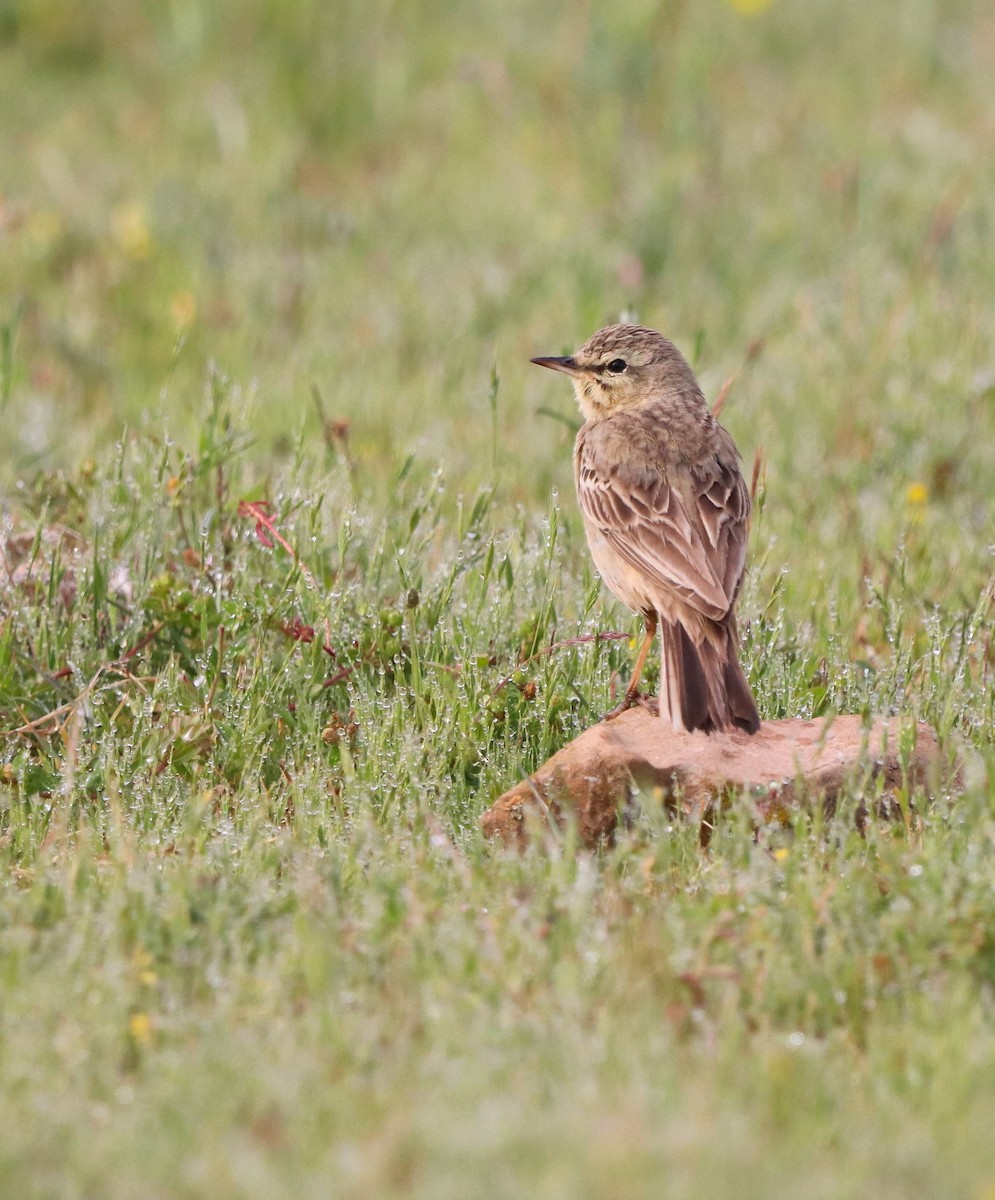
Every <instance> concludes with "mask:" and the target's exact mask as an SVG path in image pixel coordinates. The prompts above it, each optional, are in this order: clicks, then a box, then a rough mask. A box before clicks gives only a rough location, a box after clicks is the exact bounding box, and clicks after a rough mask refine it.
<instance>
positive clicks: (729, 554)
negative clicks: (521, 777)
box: [532, 325, 760, 733]
mask: <svg viewBox="0 0 995 1200" xmlns="http://www.w3.org/2000/svg"><path fill="white" fill-rule="evenodd" d="M532 361H533V362H534V363H537V364H538V365H539V366H543V367H551V368H552V369H554V370H557V371H562V372H564V373H565V374H567V375H570V376H571V378H572V379H573V383H574V389H575V391H576V393H577V400H578V402H579V404H580V408H581V412H582V413H583V414H584V417H585V419H586V420H585V424H584V426H583V428H582V429H581V430H580V432H579V433H578V435H577V442H576V445H575V447H574V477H575V480H576V483H577V498H578V500H579V502H580V510H581V513H582V514H583V517H584V528H585V530H586V532H587V541H588V545H589V546H590V548H591V554H592V556H593V558H594V562H595V565H596V566H597V568H598V571H599V573H600V575H601V578H602V579H603V580H604V581H605V583H606V584H607V585H608V587H609V588H610V589H611V591H613V592H614V593H615V595H616V596H617V597H618V598H619V599H620V600H621V601H622V602H623V604H627V605H628V606H629V607H630V608H631V609H633V610H635V611H636V612H640V613H642V614H643V617H644V618H645V621H646V638H645V640H644V642H643V646H642V648H641V650H640V653H639V656H638V658H637V660H636V666H635V669H634V671H633V678H632V680H631V682H630V684H629V687H628V689H627V691H626V695H625V699H624V700H623V702H622V704H621V705H619V707H618V708H617V709H616V710H615V711H614V712H612V713H610V714H608V715H609V716H615V715H617V713H618V712H621V711H623V710H624V709H626V708H628V707H629V706H630V705H631V704H632V703H634V701H635V699H636V695H637V688H638V686H639V676H640V674H641V673H642V669H643V666H644V664H645V661H646V655H647V653H648V651H649V648H650V644H651V643H652V639H653V636H654V634H655V632H656V629H657V626H659V629H660V641H661V648H662V657H661V668H662V669H661V674H660V715H661V717H662V718H663V720H664V721H666V722H667V723H668V724H669V725H671V726H672V727H673V728H674V729H688V730H691V729H704V730H708V731H710V730H716V729H728V728H732V727H736V728H739V729H745V730H746V731H747V732H749V733H756V731H757V730H758V729H759V728H760V718H759V716H758V715H757V708H756V704H755V703H754V700H753V694H752V693H751V691H750V685H749V684H748V683H747V681H746V676H745V675H744V673H743V668H742V666H741V665H740V662H739V638H738V634H737V630H736V616H735V611H734V606H735V603H736V597H737V595H738V594H739V588H740V584H741V583H742V580H743V570H744V566H745V563H746V536H747V529H748V522H749V515H750V495H749V492H748V491H747V488H746V484H745V482H744V480H743V476H742V473H741V472H740V469H739V454H738V452H737V450H736V447H735V445H734V443H733V440H732V438H731V437H730V436H729V434H728V433H727V432H726V431H725V430H724V429H723V428H722V426H721V425H720V424H719V423H718V421H717V420H716V419H715V417H714V416H713V415H712V413H711V411H710V410H709V408H708V405H707V404H706V403H705V399H704V397H703V396H702V394H701V389H700V388H699V387H698V381H697V380H696V379H695V377H694V372H693V371H692V370H691V368H690V367H689V366H688V364H687V362H686V361H685V359H684V357H683V356H682V355H681V353H680V351H679V350H678V349H677V347H676V346H674V345H673V343H672V342H669V341H667V339H666V338H665V337H663V336H661V334H659V333H657V332H656V330H653V329H646V328H644V327H642V326H640V325H610V326H608V328H606V329H602V330H600V331H599V332H598V333H596V334H595V335H594V336H593V337H592V338H590V340H589V341H587V342H585V343H584V345H583V346H581V348H580V349H579V350H578V351H577V352H576V354H573V355H571V356H570V357H569V358H534V359H533V360H532Z"/></svg>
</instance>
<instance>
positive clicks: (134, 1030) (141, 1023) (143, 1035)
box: [128, 1012, 152, 1046]
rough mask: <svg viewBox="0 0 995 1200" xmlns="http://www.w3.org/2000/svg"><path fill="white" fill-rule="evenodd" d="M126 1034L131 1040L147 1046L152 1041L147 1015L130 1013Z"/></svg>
mask: <svg viewBox="0 0 995 1200" xmlns="http://www.w3.org/2000/svg"><path fill="white" fill-rule="evenodd" d="M128 1032H129V1033H130V1034H131V1036H132V1038H133V1039H134V1040H135V1041H136V1042H139V1043H141V1044H142V1045H143V1046H144V1045H147V1044H148V1043H149V1042H150V1041H151V1040H152V1020H151V1018H150V1017H149V1014H148V1013H144V1012H136V1013H132V1014H131V1016H130V1017H129V1018H128Z"/></svg>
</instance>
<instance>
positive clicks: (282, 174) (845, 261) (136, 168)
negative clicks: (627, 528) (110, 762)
mask: <svg viewBox="0 0 995 1200" xmlns="http://www.w3.org/2000/svg"><path fill="white" fill-rule="evenodd" d="M0 111H2V113H3V119H2V121H0V256H2V271H0V363H2V367H0V369H2V371H3V375H2V388H0V401H2V404H3V412H2V417H0V420H2V426H0V430H2V436H3V437H4V440H5V444H6V454H5V455H4V458H5V463H4V466H3V471H4V474H5V477H6V479H7V481H8V482H10V481H12V480H13V478H14V477H20V476H21V475H23V474H24V473H25V472H30V471H31V470H33V469H37V468H38V467H44V468H51V467H55V466H60V465H63V466H64V465H71V464H73V463H75V462H78V461H79V460H80V458H81V457H82V456H85V455H88V454H92V453H96V452H98V451H99V449H100V448H101V447H102V446H104V445H107V444H108V443H110V442H111V441H113V440H114V439H115V438H117V437H119V436H120V435H121V431H122V430H123V429H125V428H131V429H142V428H149V427H150V428H151V429H153V430H159V429H161V428H163V427H168V428H170V429H171V430H173V431H174V432H182V430H183V429H184V427H185V423H186V422H193V420H194V418H195V416H196V414H198V413H199V412H200V411H201V410H202V407H203V397H204V392H205V387H206V386H207V379H208V374H209V369H210V366H211V364H214V366H215V367H216V369H217V370H218V371H220V372H222V373H223V374H224V375H225V376H226V377H227V379H228V380H230V381H231V386H232V387H233V388H235V389H237V390H239V391H240V392H241V393H242V394H243V396H244V404H245V410H246V413H247V418H246V419H247V422H248V424H249V426H250V428H251V429H252V431H253V433H254V435H255V436H256V439H257V451H258V453H260V454H262V455H270V454H276V455H279V454H280V453H281V452H283V451H285V450H287V449H288V448H289V447H290V446H291V445H292V444H293V443H294V442H295V441H297V440H298V439H299V438H301V437H303V438H305V439H307V438H310V437H314V438H318V437H319V436H320V432H319V431H320V422H319V418H318V415H317V412H316V410H315V406H314V403H313V399H312V391H313V389H315V388H316V389H318V391H319V392H320V395H321V396H322V399H323V405H324V409H325V413H326V416H328V417H330V418H340V419H345V420H348V421H349V423H350V437H351V445H352V448H353V452H354V453H355V455H356V457H357V460H358V462H359V463H360V466H361V468H363V469H366V470H367V471H368V475H369V478H370V479H371V480H372V481H374V482H375V480H376V478H378V477H379V476H381V475H382V474H383V473H385V472H386V471H387V470H388V469H390V468H391V467H392V466H393V465H394V464H396V462H397V461H399V460H401V459H403V457H404V456H405V455H407V454H408V453H409V452H414V453H415V454H416V455H417V456H418V457H419V459H421V460H424V461H425V462H426V463H431V464H436V463H437V464H439V465H440V466H441V467H442V468H443V469H444V470H445V471H446V472H447V474H448V475H449V476H450V477H451V478H452V479H453V480H454V481H455V482H456V483H457V485H459V486H460V487H466V488H471V487H473V486H475V485H476V484H477V483H478V482H480V481H481V480H483V479H486V478H488V477H490V476H491V475H493V474H496V475H497V479H498V481H499V484H500V485H501V487H502V488H503V489H504V490H503V496H504V498H505V499H508V500H511V501H513V502H518V501H523V502H525V503H533V502H535V501H536V499H537V498H538V497H541V496H543V495H545V494H547V493H548V490H549V488H550V487H551V486H552V485H554V484H558V485H560V486H561V487H569V480H570V473H569V446H570V437H571V431H570V424H571V422H573V421H574V420H575V410H574V406H573V401H572V397H571V395H570V393H569V390H568V389H567V388H566V387H565V385H563V383H562V381H560V380H556V379H554V378H553V377H551V376H550V375H549V374H548V373H543V372H539V371H537V370H536V369H535V368H533V367H530V366H529V364H528V362H527V360H528V358H529V356H530V355H533V354H538V353H560V352H564V351H566V350H569V349H572V348H574V347H575V346H576V345H577V344H579V342H580V341H582V340H583V339H584V338H585V337H587V336H588V335H589V334H590V333H591V332H592V331H593V330H594V329H596V328H597V327H599V326H600V325H602V324H604V323H606V322H609V321H612V320H616V319H618V318H619V316H620V315H621V314H623V313H624V314H628V315H632V316H636V317H638V318H639V319H640V320H642V321H643V322H645V323H647V324H651V325H654V326H656V327H658V328H660V329H662V330H663V331H664V332H666V333H667V334H669V335H670V336H671V337H672V338H673V339H674V340H675V341H677V342H678V344H679V345H680V346H681V347H682V348H683V350H684V351H685V353H686V354H687V355H688V356H689V357H690V358H691V359H692V361H693V363H694V365H695V366H696V369H697V370H698V371H699V374H700V376H701V378H702V381H703V384H704V386H705V389H706V392H707V393H708V394H710V395H712V396H714V395H715V394H716V392H717V391H718V388H719V387H720V385H721V384H722V382H723V380H725V379H726V378H728V377H730V376H735V380H734V383H733V387H732V390H731V393H730V399H729V402H728V404H727V407H726V410H725V414H724V419H725V420H726V421H727V423H728V424H729V425H730V427H731V428H732V430H733V432H734V434H735V436H736V438H737V440H738V442H739V443H740V445H741V447H742V449H743V451H744V455H745V456H746V458H747V460H748V466H749V460H751V459H752V456H753V453H754V451H755V449H756V448H757V447H760V446H762V447H764V448H765V451H766V454H767V458H768V472H769V479H768V482H769V486H770V488H771V490H773V488H774V486H775V484H776V494H777V497H778V504H779V505H780V506H781V508H782V511H784V512H785V513H786V514H787V513H788V512H790V514H791V515H790V518H789V516H788V515H784V516H782V517H775V518H774V521H775V528H776V525H777V521H782V522H787V521H789V519H790V520H791V521H797V522H799V523H800V524H799V529H802V530H804V531H805V536H807V537H812V538H814V539H815V540H816V543H818V542H819V541H820V540H824V541H825V542H826V543H827V544H828V543H831V542H832V541H834V540H835V539H838V538H839V537H841V536H846V537H850V536H851V535H852V534H854V533H855V532H859V533H860V534H861V536H864V537H866V539H867V540H868V542H869V544H872V545H873V544H876V543H879V544H881V545H884V546H890V545H893V544H894V542H895V539H896V538H897V537H899V536H900V535H901V531H902V529H903V528H904V527H905V524H907V523H908V522H909V521H910V520H911V519H912V518H913V517H914V518H915V520H916V521H920V522H921V521H922V520H928V519H929V516H930V513H931V512H933V511H934V508H935V505H936V504H940V505H947V506H949V507H948V510H947V512H946V514H945V517H944V521H945V522H946V521H949V520H951V519H952V520H955V521H956V522H957V523H958V525H959V526H961V527H965V528H967V529H969V530H974V531H976V532H977V533H978V534H979V535H983V534H984V533H985V530H988V533H989V534H990V527H989V526H987V525H986V522H987V521H988V519H989V517H988V512H987V492H988V483H987V481H988V479H989V478H990V473H991V471H992V468H993V462H992V451H991V449H990V447H991V444H992V438H991V434H992V432H993V428H992V427H993V418H992V410H993V406H995V305H993V303H992V295H993V282H995V250H993V245H995V243H993V237H995V8H993V7H992V5H991V4H989V3H981V2H978V3H974V2H972V0H943V2H940V0H901V2H899V0H885V2H881V3H875V4H868V3H866V2H864V0H793V2H792V0H700V2H699V3H690V2H689V0H665V2H663V3H660V2H650V0H624V2H623V3H615V4H612V5H610V6H609V5H600V4H592V3H590V2H589V0H540V2H536V0H530V2H529V3H525V2H524V0H504V2H503V3H501V4H489V3H484V2H482V0H467V2H466V3H461V4H458V5H454V4H451V3H442V2H441V0H406V2H405V3H403V4H402V3H397V2H390V0H355V2H353V0H335V2H333V3H326V2H319V0H215V2H213V3H207V2H205V0H168V2H157V3H148V2H146V3H133V4H127V5H122V4H121V3H120V0H78V2H76V3H71V4H70V3H67V2H64V0H62V2H60V0H0ZM492 374H493V375H496V377H497V380H498V382H497V394H496V397H495V395H494V389H493V385H492ZM816 477H818V478H819V479H820V480H823V481H824V482H825V483H826V485H828V486H830V487H832V488H833V489H834V491H833V492H832V494H833V495H834V496H836V497H838V498H839V503H837V504H833V505H828V506H827V505H826V504H825V502H824V501H825V496H826V494H827V493H826V492H825V491H824V490H822V489H821V488H820V489H813V488H812V486H811V481H812V479H813V478H816ZM947 565H949V564H947Z"/></svg>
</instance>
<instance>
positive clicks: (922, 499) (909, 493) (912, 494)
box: [905, 483, 929, 508]
mask: <svg viewBox="0 0 995 1200" xmlns="http://www.w3.org/2000/svg"><path fill="white" fill-rule="evenodd" d="M928 499H929V489H928V488H927V487H926V485H925V484H924V483H910V484H909V486H908V487H907V488H906V489H905V503H906V504H911V505H912V507H913V508H922V506H923V505H924V504H925V503H926V501H927V500H928Z"/></svg>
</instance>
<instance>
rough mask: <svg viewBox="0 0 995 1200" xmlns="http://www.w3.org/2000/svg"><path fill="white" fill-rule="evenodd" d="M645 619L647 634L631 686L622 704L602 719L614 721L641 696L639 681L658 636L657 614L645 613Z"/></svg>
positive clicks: (635, 666) (634, 668) (638, 656)
mask: <svg viewBox="0 0 995 1200" xmlns="http://www.w3.org/2000/svg"><path fill="white" fill-rule="evenodd" d="M643 620H644V621H645V622H646V635H645V636H644V638H643V644H642V645H641V646H640V647H639V653H638V654H637V655H636V661H635V665H634V666H633V668H632V677H631V679H630V680H629V686H628V687H627V688H626V689H625V695H624V696H623V697H622V702H621V704H616V705H615V707H614V708H613V709H612V710H611V712H606V713H605V715H604V716H603V717H602V718H601V719H602V721H613V720H614V719H615V718H616V717H618V716H621V715H622V713H624V712H625V710H626V709H628V708H632V706H633V705H634V704H635V703H636V702H637V701H638V700H639V698H640V697H639V681H640V679H642V677H643V668H644V667H645V666H646V658H647V656H648V655H649V652H650V646H652V645H653V639H654V638H655V637H656V626H657V615H656V613H655V612H648V613H643Z"/></svg>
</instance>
